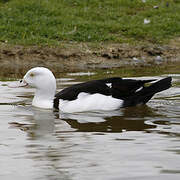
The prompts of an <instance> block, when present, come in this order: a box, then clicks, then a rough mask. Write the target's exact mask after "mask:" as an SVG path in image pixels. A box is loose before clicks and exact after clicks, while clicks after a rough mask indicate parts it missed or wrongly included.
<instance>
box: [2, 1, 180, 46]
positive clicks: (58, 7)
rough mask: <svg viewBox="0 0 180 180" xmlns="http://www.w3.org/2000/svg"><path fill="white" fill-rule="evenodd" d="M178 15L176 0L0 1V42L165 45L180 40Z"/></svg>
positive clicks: (179, 5)
mask: <svg viewBox="0 0 180 180" xmlns="http://www.w3.org/2000/svg"><path fill="white" fill-rule="evenodd" d="M167 2H168V3H169V5H168V7H167ZM156 5H157V6H158V7H159V8H158V9H155V8H153V6H156ZM179 12H180V1H179V0H169V1H168V0H147V2H146V3H143V2H142V0H0V41H1V42H6V43H8V44H18V45H58V44H61V43H62V42H64V41H65V42H69V41H76V42H111V43H112V42H113V43H132V42H136V43H137V42H139V41H140V42H141V41H144V42H151V43H165V42H168V40H170V39H174V38H176V37H178V36H180V13H179ZM145 18H146V19H150V20H151V22H150V23H149V24H144V19H145Z"/></svg>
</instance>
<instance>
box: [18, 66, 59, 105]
mask: <svg viewBox="0 0 180 180" xmlns="http://www.w3.org/2000/svg"><path fill="white" fill-rule="evenodd" d="M27 85H29V86H31V87H34V88H36V92H35V96H34V99H33V102H32V105H33V106H36V107H40V108H53V100H54V95H55V92H56V79H55V77H54V75H53V73H52V72H51V71H50V70H49V69H47V68H44V67H35V68H32V69H30V70H29V71H28V72H27V73H26V74H25V76H24V77H23V80H22V81H20V86H21V87H22V86H27Z"/></svg>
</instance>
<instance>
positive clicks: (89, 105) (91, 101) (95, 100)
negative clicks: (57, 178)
mask: <svg viewBox="0 0 180 180" xmlns="http://www.w3.org/2000/svg"><path fill="white" fill-rule="evenodd" d="M122 104H123V100H120V99H116V98H113V97H112V96H105V95H102V94H98V93H96V94H88V93H80V94H79V95H78V98H77V99H76V100H73V101H66V100H62V99H60V102H59V109H60V110H61V111H62V112H65V113H75V112H86V111H113V110H116V109H118V108H120V107H122Z"/></svg>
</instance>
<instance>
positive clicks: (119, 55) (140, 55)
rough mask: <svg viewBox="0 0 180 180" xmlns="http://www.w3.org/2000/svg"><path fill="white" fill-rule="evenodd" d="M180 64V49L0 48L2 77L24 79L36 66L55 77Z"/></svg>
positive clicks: (120, 46) (82, 45)
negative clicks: (88, 71) (15, 76)
mask: <svg viewBox="0 0 180 180" xmlns="http://www.w3.org/2000/svg"><path fill="white" fill-rule="evenodd" d="M174 63H177V64H179V63H180V46H179V45H177V44H176V43H171V44H169V45H163V46H160V45H152V44H151V45H138V46H130V45H127V44H108V45H100V46H98V48H97V47H92V46H90V45H88V44H85V43H79V44H76V43H74V44H68V45H67V44H66V45H64V46H60V47H39V46H31V47H29V46H28V47H25V46H10V45H6V44H1V45H0V68H1V72H0V76H1V77H2V76H9V77H11V76H13V75H14V74H18V75H20V76H21V75H23V74H24V73H25V72H26V71H27V70H28V69H30V68H32V67H35V66H45V67H48V68H50V69H51V70H53V72H54V73H55V74H56V73H62V72H75V71H81V70H87V69H88V70H91V69H95V68H117V67H129V66H150V67H151V66H154V65H157V66H158V65H164V66H169V65H172V64H174Z"/></svg>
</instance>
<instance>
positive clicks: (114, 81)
mask: <svg viewBox="0 0 180 180" xmlns="http://www.w3.org/2000/svg"><path fill="white" fill-rule="evenodd" d="M152 81H154V80H133V79H122V78H119V77H114V78H107V79H101V80H94V81H88V82H85V83H80V84H76V85H73V86H71V87H68V88H65V89H63V90H62V91H61V92H59V93H57V94H56V95H55V91H56V80H55V77H54V75H53V73H52V72H51V71H50V70H49V69H47V68H43V67H36V68H33V69H31V70H29V71H28V72H27V73H26V75H25V76H24V78H23V80H22V81H20V83H19V86H26V85H30V86H33V87H35V88H36V92H35V96H34V99H33V102H32V104H33V106H36V107H40V108H46V109H52V108H53V107H54V108H56V109H60V110H61V111H63V112H66V113H74V112H83V111H85V112H87V111H99V110H102V111H113V110H117V109H119V108H121V107H128V106H135V105H138V104H145V103H147V102H148V101H149V100H150V99H151V98H152V96H153V95H154V94H156V93H158V92H160V91H163V90H166V89H168V88H169V87H170V86H171V77H168V78H164V79H162V80H160V81H158V82H155V83H153V84H152V85H150V86H148V87H145V84H146V83H149V82H152ZM54 97H55V99H54Z"/></svg>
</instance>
